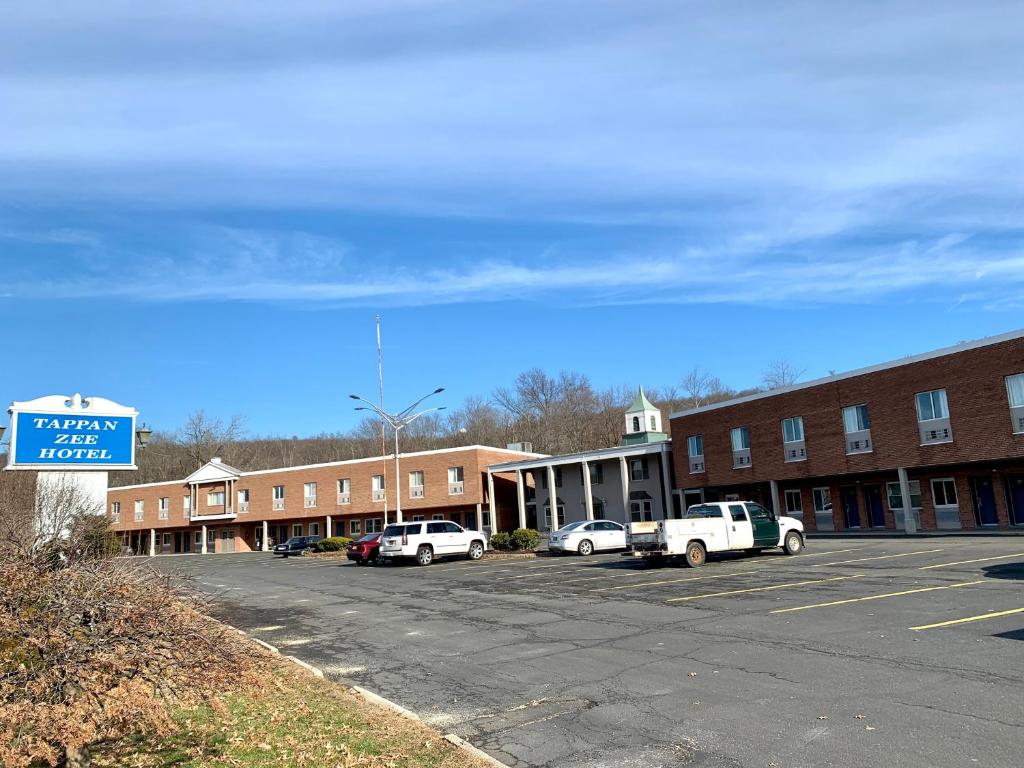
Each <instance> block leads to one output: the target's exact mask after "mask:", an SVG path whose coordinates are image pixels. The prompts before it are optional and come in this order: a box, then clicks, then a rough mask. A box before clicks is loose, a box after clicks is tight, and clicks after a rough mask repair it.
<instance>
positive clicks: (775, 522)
mask: <svg viewBox="0 0 1024 768" xmlns="http://www.w3.org/2000/svg"><path fill="white" fill-rule="evenodd" d="M645 538H646V537H645ZM637 545H640V546H637ZM771 547H781V548H782V550H783V551H784V552H785V553H786V554H787V555H796V554H798V553H799V552H800V551H801V550H802V549H803V548H804V524H803V523H802V522H800V521H799V520H797V519H796V518H794V517H786V516H785V515H783V516H781V517H780V516H778V515H776V514H775V513H774V512H772V511H771V510H770V509H765V508H764V507H763V506H761V505H760V504H757V503H755V502H753V501H716V502H709V503H705V504H694V505H693V506H692V507H690V508H689V509H687V510H686V514H685V515H684V516H683V518H682V519H681V520H661V521H659V522H658V530H657V543H656V544H655V543H654V542H653V541H651V540H650V539H647V540H646V541H644V542H643V543H642V544H641V542H639V541H638V542H636V544H634V545H633V553H634V554H637V555H641V556H643V557H648V558H662V557H684V558H685V559H686V564H687V565H689V566H690V567H691V568H696V567H698V566H701V565H704V563H705V562H706V561H707V555H708V552H737V551H747V552H760V551H761V550H762V549H769V548H771Z"/></svg>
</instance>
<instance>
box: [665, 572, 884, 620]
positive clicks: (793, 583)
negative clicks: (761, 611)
mask: <svg viewBox="0 0 1024 768" xmlns="http://www.w3.org/2000/svg"><path fill="white" fill-rule="evenodd" d="M863 575H864V574H863V573H856V574H854V575H852V576H832V577H831V578H828V579H811V580H809V581H791V582H788V583H786V584H772V585H771V586H769V587H750V588H749V589H730V590H729V591H728V592H707V593H705V594H703V595H687V596H686V597H670V598H669V599H668V600H666V601H665V602H666V603H681V602H684V601H686V600H700V599H701V598H704V597H724V596H726V595H742V594H744V593H746V592H770V591H771V590H773V589H787V588H788V587H803V586H806V585H807V584H823V583H825V582H826V581H845V580H846V579H859V578H861V577H862V576H863ZM772 613H774V611H772Z"/></svg>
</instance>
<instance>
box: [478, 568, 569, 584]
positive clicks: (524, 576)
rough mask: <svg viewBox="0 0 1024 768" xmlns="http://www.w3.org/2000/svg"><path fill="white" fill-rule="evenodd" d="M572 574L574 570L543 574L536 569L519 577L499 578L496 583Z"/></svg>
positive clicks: (545, 572) (543, 572) (544, 572)
mask: <svg viewBox="0 0 1024 768" xmlns="http://www.w3.org/2000/svg"><path fill="white" fill-rule="evenodd" d="M572 572H573V571H572V570H568V571H542V572H541V573H537V569H536V568H534V569H531V571H530V572H529V573H521V574H519V575H517V576H499V577H498V578H496V579H495V581H508V580H509V579H528V578H529V577H531V576H555V575H557V574H559V573H572Z"/></svg>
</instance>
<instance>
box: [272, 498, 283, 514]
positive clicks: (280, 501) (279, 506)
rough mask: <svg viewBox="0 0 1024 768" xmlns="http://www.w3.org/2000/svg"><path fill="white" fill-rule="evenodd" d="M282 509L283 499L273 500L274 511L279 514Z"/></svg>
mask: <svg viewBox="0 0 1024 768" xmlns="http://www.w3.org/2000/svg"><path fill="white" fill-rule="evenodd" d="M282 509H284V499H274V511H275V512H280V511H281V510H282Z"/></svg>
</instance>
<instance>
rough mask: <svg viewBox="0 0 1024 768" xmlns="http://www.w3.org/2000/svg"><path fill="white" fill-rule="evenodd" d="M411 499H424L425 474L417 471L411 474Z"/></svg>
mask: <svg viewBox="0 0 1024 768" xmlns="http://www.w3.org/2000/svg"><path fill="white" fill-rule="evenodd" d="M409 498H412V499H422V498H423V472H422V471H416V472H410V473H409Z"/></svg>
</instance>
